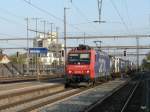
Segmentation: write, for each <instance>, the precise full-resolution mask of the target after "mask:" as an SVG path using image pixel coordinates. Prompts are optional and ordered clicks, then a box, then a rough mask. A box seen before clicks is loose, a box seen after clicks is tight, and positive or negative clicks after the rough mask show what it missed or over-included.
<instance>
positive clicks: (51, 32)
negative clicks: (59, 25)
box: [50, 23, 53, 42]
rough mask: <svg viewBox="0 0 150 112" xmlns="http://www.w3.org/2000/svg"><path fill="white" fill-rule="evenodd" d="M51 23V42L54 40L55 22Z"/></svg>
mask: <svg viewBox="0 0 150 112" xmlns="http://www.w3.org/2000/svg"><path fill="white" fill-rule="evenodd" d="M50 25H51V42H52V40H53V23H50Z"/></svg>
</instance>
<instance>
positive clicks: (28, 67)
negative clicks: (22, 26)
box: [25, 17, 29, 74]
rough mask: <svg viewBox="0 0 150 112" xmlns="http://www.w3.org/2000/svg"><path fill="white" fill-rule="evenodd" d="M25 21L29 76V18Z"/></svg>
mask: <svg viewBox="0 0 150 112" xmlns="http://www.w3.org/2000/svg"><path fill="white" fill-rule="evenodd" d="M25 20H26V22H27V74H29V18H28V17H27V18H26V19H25Z"/></svg>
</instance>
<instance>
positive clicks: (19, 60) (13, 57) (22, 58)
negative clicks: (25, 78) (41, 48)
mask: <svg viewBox="0 0 150 112" xmlns="http://www.w3.org/2000/svg"><path fill="white" fill-rule="evenodd" d="M10 60H11V62H12V63H18V64H25V62H26V55H25V54H19V55H18V56H17V55H16V54H13V55H11V56H10Z"/></svg>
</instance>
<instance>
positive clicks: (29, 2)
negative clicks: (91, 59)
mask: <svg viewBox="0 0 150 112" xmlns="http://www.w3.org/2000/svg"><path fill="white" fill-rule="evenodd" d="M23 1H24V2H26V3H27V4H28V5H30V6H32V7H33V8H35V9H37V10H39V11H41V12H43V13H45V14H47V15H49V16H50V17H53V18H54V19H57V20H58V21H60V22H62V23H63V22H64V20H63V19H62V18H61V17H57V16H55V15H54V14H52V13H50V12H48V11H47V10H45V9H43V8H40V7H38V6H37V5H35V4H33V3H31V1H28V0H23ZM68 25H70V26H71V27H72V28H75V29H76V30H80V29H79V28H78V27H76V26H74V25H72V24H68ZM80 31H81V30H80Z"/></svg>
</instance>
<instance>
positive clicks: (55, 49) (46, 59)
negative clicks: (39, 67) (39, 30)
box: [33, 32, 64, 65]
mask: <svg viewBox="0 0 150 112" xmlns="http://www.w3.org/2000/svg"><path fill="white" fill-rule="evenodd" d="M33 47H35V48H38V47H39V48H47V49H48V52H47V54H40V62H41V63H42V64H44V65H60V64H63V62H64V45H63V44H61V43H59V42H58V34H57V33H56V32H53V33H52V36H51V33H48V35H44V34H40V35H39V36H38V37H36V38H35V39H34V41H33Z"/></svg>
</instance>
